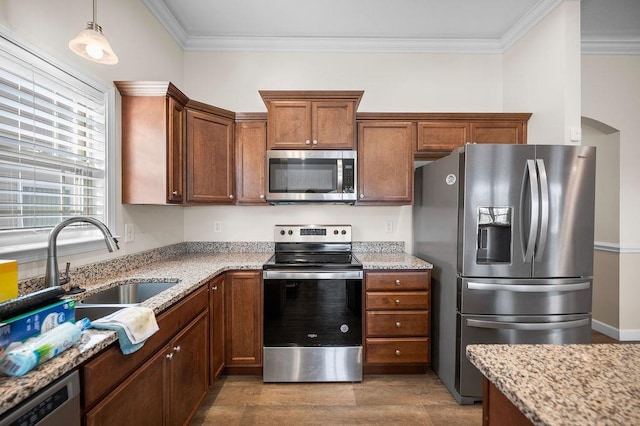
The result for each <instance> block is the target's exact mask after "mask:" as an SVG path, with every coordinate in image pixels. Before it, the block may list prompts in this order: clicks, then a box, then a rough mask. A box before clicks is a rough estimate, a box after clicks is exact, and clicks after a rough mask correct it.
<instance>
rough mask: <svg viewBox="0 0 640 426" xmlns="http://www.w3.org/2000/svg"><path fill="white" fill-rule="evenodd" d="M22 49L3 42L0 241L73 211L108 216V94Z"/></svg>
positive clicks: (0, 54) (57, 220) (52, 222)
mask: <svg viewBox="0 0 640 426" xmlns="http://www.w3.org/2000/svg"><path fill="white" fill-rule="evenodd" d="M20 56H21V57H18V56H17V55H15V54H13V53H11V52H9V51H7V50H3V49H0V59H1V61H0V240H3V237H5V238H6V237H8V236H12V237H16V236H19V235H20V234H24V236H25V237H27V234H33V233H34V232H35V231H37V230H48V229H50V228H52V227H53V226H55V225H57V224H58V223H60V222H61V221H62V220H64V219H66V218H68V217H71V216H78V215H82V216H91V217H94V218H96V219H98V220H101V221H103V222H104V221H105V219H106V218H105V215H106V212H105V204H106V191H105V184H106V175H105V172H106V154H105V140H106V138H105V127H106V126H105V109H106V99H105V94H104V93H102V92H100V91H99V90H97V89H94V88H93V87H91V86H89V85H87V84H83V83H82V82H81V81H80V80H78V79H75V78H73V77H70V76H68V75H66V74H65V73H64V72H60V70H57V73H52V72H51V70H50V69H48V68H49V67H51V65H50V64H47V63H45V61H43V60H42V59H40V58H38V57H37V56H35V55H33V57H32V58H29V57H27V58H26V59H25V58H23V57H22V56H25V55H20ZM56 74H57V75H56ZM59 75H62V76H66V77H69V78H58V76H59Z"/></svg>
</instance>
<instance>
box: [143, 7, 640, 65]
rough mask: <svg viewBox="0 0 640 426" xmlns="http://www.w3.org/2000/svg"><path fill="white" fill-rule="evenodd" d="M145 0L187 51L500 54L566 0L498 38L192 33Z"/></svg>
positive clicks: (635, 47) (623, 51)
mask: <svg viewBox="0 0 640 426" xmlns="http://www.w3.org/2000/svg"><path fill="white" fill-rule="evenodd" d="M142 1H143V3H144V4H145V5H146V6H147V8H149V10H150V11H151V13H152V14H153V15H154V16H155V17H156V19H158V21H159V22H160V24H161V25H162V26H163V27H164V28H165V29H166V31H167V32H168V33H169V34H170V35H171V36H172V37H173V39H174V40H175V41H176V43H178V45H179V46H180V47H181V48H182V50H184V51H217V52H327V53H328V52H337V53H340V52H344V53H494V54H501V53H504V52H506V51H507V50H509V48H510V47H511V46H513V44H514V43H516V42H517V41H518V40H519V39H520V38H521V37H522V36H524V35H525V34H526V33H527V32H529V31H530V30H531V29H532V28H533V27H534V26H535V25H536V24H538V23H539V22H540V21H542V20H543V19H544V18H545V17H546V16H547V15H549V13H551V12H552V11H553V10H554V9H555V8H556V7H558V6H559V5H560V4H561V3H563V2H564V1H567V0H541V1H540V2H539V3H538V4H536V6H535V7H534V8H532V9H531V10H530V11H529V12H528V13H527V14H526V15H524V16H523V17H522V18H521V19H520V20H519V21H518V22H516V24H515V25H514V26H513V27H511V28H510V29H509V30H508V31H507V32H506V33H505V34H504V35H503V36H502V37H501V38H499V39H427V38H403V37H387V38H377V37H371V38H366V37H242V36H240V37H229V36H221V37H203V36H189V34H187V32H186V31H185V30H184V28H182V25H180V23H179V22H178V21H177V20H176V18H175V17H174V16H173V14H172V13H171V11H170V10H169V9H168V8H167V6H166V5H165V3H164V2H163V1H162V0H142ZM577 1H580V0H577ZM582 53H583V54H587V55H589V54H591V55H640V40H583V41H582Z"/></svg>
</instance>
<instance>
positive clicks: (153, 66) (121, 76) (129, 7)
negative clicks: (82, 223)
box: [0, 0, 184, 279]
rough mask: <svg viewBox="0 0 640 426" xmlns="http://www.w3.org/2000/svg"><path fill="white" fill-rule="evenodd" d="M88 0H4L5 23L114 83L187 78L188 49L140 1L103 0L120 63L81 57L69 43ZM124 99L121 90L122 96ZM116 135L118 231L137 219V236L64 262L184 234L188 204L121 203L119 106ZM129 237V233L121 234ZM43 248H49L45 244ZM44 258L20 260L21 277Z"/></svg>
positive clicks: (101, 17)
mask: <svg viewBox="0 0 640 426" xmlns="http://www.w3.org/2000/svg"><path fill="white" fill-rule="evenodd" d="M92 14H93V11H92V2H91V1H89V0H28V1H25V0H2V1H0V25H2V26H3V27H4V28H5V29H6V30H8V31H9V33H11V34H13V35H15V36H17V37H19V38H20V39H21V40H23V41H25V42H27V43H28V44H31V45H34V46H36V47H37V48H39V49H41V50H42V51H44V53H45V54H47V55H49V56H51V57H53V58H54V59H56V60H57V61H59V62H61V63H64V64H68V65H69V67H70V68H72V69H76V70H78V71H80V72H81V73H83V74H85V75H88V76H89V77H91V78H93V79H95V80H99V81H102V82H105V83H106V84H108V85H109V84H111V82H112V81H113V80H170V81H173V82H174V83H176V84H177V85H178V86H180V85H182V83H183V69H182V66H183V52H182V49H181V48H180V47H179V46H178V45H177V44H176V43H175V41H174V40H173V39H172V38H171V37H170V36H169V34H167V32H166V31H165V30H164V28H163V27H162V26H161V25H160V24H159V23H158V21H157V20H156V18H155V17H154V16H153V15H152V14H151V12H150V11H149V10H148V9H147V7H146V6H145V5H144V4H143V3H142V2H141V1H132V0H109V1H100V2H98V17H97V21H98V23H99V24H100V25H101V26H102V28H103V32H104V34H105V35H106V36H107V38H108V39H109V42H110V43H111V46H112V47H113V49H114V51H115V52H116V54H117V55H118V57H119V60H120V62H119V63H118V64H117V65H100V64H95V63H93V62H90V61H87V60H85V59H82V58H80V57H79V56H77V55H76V54H75V53H73V52H72V51H71V50H70V49H69V48H68V46H67V45H68V43H69V40H71V39H73V38H74V37H75V36H76V35H77V34H78V32H79V31H80V30H82V29H84V28H85V27H86V23H87V22H88V21H91V20H92ZM117 103H118V105H119V96H118V97H117ZM116 117H117V127H116V129H115V131H114V138H113V140H110V142H111V143H113V144H115V151H116V152H115V169H114V170H112V172H113V173H114V174H115V175H116V177H117V183H116V187H117V199H118V202H117V206H116V229H112V231H113V232H114V233H115V234H124V225H123V224H124V223H134V224H135V227H136V240H135V242H132V243H124V242H121V244H120V248H121V250H120V251H118V252H116V253H112V254H109V253H108V252H107V250H106V248H105V249H101V250H98V251H93V252H89V253H84V254H82V255H76V256H68V257H62V258H61V259H60V264H63V263H64V262H67V261H70V262H71V263H72V265H73V266H79V265H83V264H88V263H94V262H98V261H101V260H104V259H106V258H110V257H115V256H122V255H124V254H127V253H133V252H137V251H142V250H147V249H150V248H155V247H160V246H165V245H168V244H173V243H177V242H182V241H183V240H184V233H183V210H182V209H181V208H175V207H173V208H172V207H149V206H124V207H123V206H122V205H121V204H120V199H121V196H120V176H121V172H120V134H121V131H120V119H119V117H120V110H119V108H118V109H117V110H116ZM122 240H124V239H122ZM43 253H44V249H43ZM44 269H45V265H44V261H40V262H32V263H26V264H20V266H19V279H25V278H29V277H32V276H37V275H42V274H43V273H44Z"/></svg>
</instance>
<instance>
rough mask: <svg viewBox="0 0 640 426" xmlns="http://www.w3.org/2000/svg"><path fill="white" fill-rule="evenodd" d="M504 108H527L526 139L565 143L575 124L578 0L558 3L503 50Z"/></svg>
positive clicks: (577, 116)
mask: <svg viewBox="0 0 640 426" xmlns="http://www.w3.org/2000/svg"><path fill="white" fill-rule="evenodd" d="M503 91H504V109H505V111H523V112H533V116H532V117H531V119H530V120H529V135H528V143H530V144H568V143H570V141H569V128H571V127H576V128H579V127H580V2H579V1H577V0H567V1H564V2H563V3H561V4H560V5H559V6H558V7H557V8H556V9H555V10H554V11H553V12H551V13H550V14H549V15H548V16H547V17H546V18H545V19H544V20H542V21H541V22H539V23H538V24H537V25H536V26H535V27H534V28H533V29H531V30H530V31H529V32H528V33H527V34H525V35H524V36H523V37H522V38H520V39H519V40H518V41H517V42H516V43H515V44H514V45H513V46H512V47H511V48H510V49H509V50H508V51H507V52H506V53H505V54H504V89H503Z"/></svg>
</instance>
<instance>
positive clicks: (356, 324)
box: [264, 279, 362, 346]
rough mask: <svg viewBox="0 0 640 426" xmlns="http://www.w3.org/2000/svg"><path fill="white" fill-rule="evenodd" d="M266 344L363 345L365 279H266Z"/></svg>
mask: <svg viewBox="0 0 640 426" xmlns="http://www.w3.org/2000/svg"><path fill="white" fill-rule="evenodd" d="M264 286H265V287H264V346H358V345H361V344H362V280H316V279H312V280H292V279H287V280H265V281H264Z"/></svg>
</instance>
